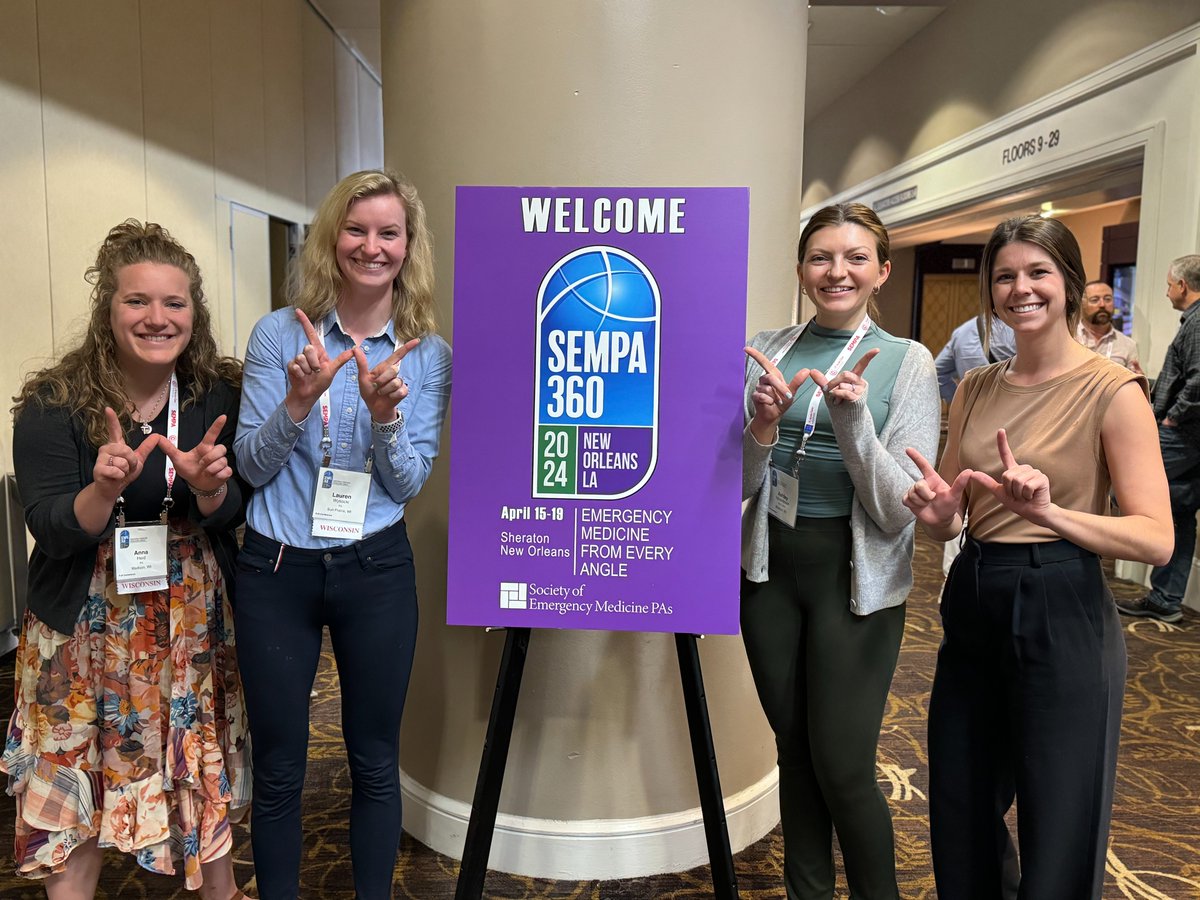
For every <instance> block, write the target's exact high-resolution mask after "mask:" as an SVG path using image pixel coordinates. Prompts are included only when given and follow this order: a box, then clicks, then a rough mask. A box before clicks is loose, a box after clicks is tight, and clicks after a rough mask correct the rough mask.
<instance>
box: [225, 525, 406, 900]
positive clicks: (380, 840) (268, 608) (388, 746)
mask: <svg viewBox="0 0 1200 900" xmlns="http://www.w3.org/2000/svg"><path fill="white" fill-rule="evenodd" d="M278 552H279V544H278V542H276V541H273V540H271V539H269V538H266V537H263V536H262V535H260V534H257V533H255V532H253V531H247V532H246V541H245V545H244V546H243V548H242V552H241V554H240V555H239V557H238V579H237V606H236V609H235V617H236V621H237V628H238V630H237V650H238V665H239V666H240V668H241V673H242V682H243V685H244V687H245V691H246V711H247V714H248V716H249V720H250V738H251V748H252V755H253V761H254V800H253V817H252V820H251V821H252V822H253V825H252V828H251V842H252V845H253V849H254V868H255V872H256V875H257V884H258V896H259V897H261V898H262V900H295V898H296V897H298V896H299V892H300V883H299V877H300V853H301V846H302V843H303V835H302V833H301V818H300V798H301V793H302V791H303V788H304V771H305V765H306V763H307V759H308V705H309V694H310V691H311V689H312V684H313V678H314V677H315V675H316V671H317V663H318V661H319V659H320V655H321V637H322V632H323V630H324V629H325V627H328V628H329V637H330V641H331V643H332V644H333V653H334V657H335V658H336V661H337V670H338V679H339V681H340V683H341V698H342V735H343V737H344V739H345V741H346V751H347V756H348V757H349V764H350V779H351V796H350V856H351V862H352V864H353V868H354V890H355V893H356V895H357V897H358V898H359V900H384V898H388V900H390V898H391V896H392V870H393V868H394V866H395V864H396V855H397V852H398V850H399V845H400V775H399V764H400V717H401V714H402V713H403V711H404V698H405V695H406V694H407V692H408V678H409V673H410V672H411V670H412V661H413V648H414V645H415V643H416V637H417V591H416V578H415V571H414V569H413V558H412V548H411V547H410V546H409V543H408V533H407V531H406V529H405V525H404V522H403V521H401V522H399V523H397V524H396V525H393V526H391V527H390V528H387V529H385V530H384V531H381V532H378V533H377V534H373V535H370V536H369V537H367V538H365V539H363V540H361V541H359V542H358V543H356V544H350V545H349V546H346V547H340V548H338V549H335V550H329V551H325V550H302V549H299V548H294V547H287V548H285V549H284V551H283V556H282V557H281V558H280V565H279V567H278V570H276V568H275V561H276V557H277V555H278Z"/></svg>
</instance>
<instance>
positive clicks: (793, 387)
mask: <svg viewBox="0 0 1200 900" xmlns="http://www.w3.org/2000/svg"><path fill="white" fill-rule="evenodd" d="M746 355H747V356H749V357H750V358H751V359H752V360H754V361H755V362H756V363H758V364H759V365H760V366H762V368H763V374H762V376H761V377H760V378H759V379H758V384H756V385H755V387H754V393H753V394H752V395H751V397H750V399H751V400H752V401H753V402H754V418H753V419H751V420H750V431H751V432H752V433H753V434H754V438H755V440H757V441H758V442H759V443H760V444H763V445H764V446H765V445H767V444H772V443H774V442H775V429H776V428H777V427H778V425H779V420H780V419H781V418H783V414H784V413H785V412H787V411H788V409H790V408H791V405H792V401H793V400H794V399H795V397H796V391H797V390H799V388H800V385H802V384H803V383H804V382H805V380H806V379H807V378H808V376H809V371H810V370H808V369H801V370H800V371H799V372H797V373H796V375H795V377H793V378H792V380H791V381H790V382H788V381H784V378H783V373H782V372H780V371H779V368H778V367H777V366H776V365H775V364H774V363H773V362H771V360H769V359H767V357H766V356H764V355H763V354H762V353H761V352H760V351H758V350H756V349H754V348H753V347H747V348H746Z"/></svg>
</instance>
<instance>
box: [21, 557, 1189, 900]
mask: <svg viewBox="0 0 1200 900" xmlns="http://www.w3.org/2000/svg"><path fill="white" fill-rule="evenodd" d="M914 568H915V570H916V585H915V587H914V589H913V593H912V595H911V597H910V599H909V605H908V622H907V627H906V630H905V636H904V646H903V649H902V651H901V654H900V662H899V666H898V668H897V671H896V678H895V681H894V682H893V685H892V694H891V696H890V698H889V703H888V711H887V715H886V718H885V722H884V729H883V734H882V736H881V737H880V744H879V780H880V783H881V784H882V785H883V789H884V792H885V793H886V794H887V795H888V796H889V798H890V801H891V807H892V812H893V816H894V820H895V826H896V862H897V868H898V873H899V881H900V893H901V896H902V897H905V898H914V900H926V898H928V900H932V898H934V897H936V892H935V891H934V887H933V875H932V873H931V871H930V863H929V830H928V806H927V801H926V794H925V789H926V785H927V778H926V772H927V759H926V754H925V717H926V710H927V707H928V702H929V689H930V685H931V683H932V680H933V667H934V660H935V655H936V652H937V646H938V642H939V640H940V637H941V626H940V623H939V621H938V615H937V597H938V593H939V592H940V590H941V581H942V578H941V545H940V544H937V545H935V544H931V543H930V542H928V541H924V540H918V547H917V559H916V565H915V567H914ZM1112 585H1113V591H1114V593H1115V594H1117V596H1119V597H1132V596H1137V595H1138V594H1139V593H1140V589H1139V588H1137V587H1136V586H1134V585H1131V584H1127V583H1122V582H1116V581H1112ZM1122 621H1123V624H1124V625H1125V626H1126V630H1125V639H1126V643H1127V645H1128V649H1129V679H1128V683H1127V687H1126V694H1125V717H1124V722H1123V726H1122V732H1121V757H1120V768H1119V771H1118V774H1117V797H1116V806H1115V809H1114V812H1113V824H1112V841H1111V845H1110V848H1109V854H1108V878H1107V882H1106V885H1105V892H1104V897H1105V898H1106V900H1109V898H1111V900H1117V898H1128V900H1200V616H1198V615H1196V614H1195V613H1194V612H1192V611H1191V610H1188V611H1187V613H1186V614H1185V617H1184V619H1183V621H1182V622H1181V623H1179V624H1178V625H1165V624H1162V623H1159V622H1155V621H1151V620H1144V619H1136V620H1130V619H1123V620H1122ZM0 684H2V685H3V688H2V689H0V715H2V716H3V719H4V721H7V719H8V716H9V714H10V712H11V710H12V690H11V684H12V656H11V655H10V656H8V657H7V658H6V659H5V660H3V663H2V664H0ZM315 687H316V696H315V698H314V700H313V726H312V743H311V746H310V750H309V757H310V761H309V767H308V785H309V787H308V789H307V790H306V792H305V798H304V802H305V850H304V871H303V883H302V896H303V897H304V898H305V900H309V898H321V900H325V898H328V900H351V898H352V897H353V894H354V892H353V887H352V883H351V874H350V860H349V854H348V850H347V846H348V834H347V827H346V818H347V811H348V808H349V802H350V781H349V772H348V770H347V768H346V763H345V756H344V752H343V749H342V744H341V732H340V728H339V725H338V722H339V716H340V712H339V707H338V699H337V675H336V672H335V670H334V667H333V660H332V656H331V655H330V653H329V652H326V653H325V654H324V655H323V659H322V664H321V669H320V672H319V674H318V676H317V683H316V686H315ZM414 689H417V686H416V685H414ZM682 714H683V712H682V710H680V715H682ZM717 752H718V760H719V755H720V752H721V748H720V747H717ZM697 802H698V801H697ZM12 820H13V801H12V800H11V798H9V797H7V796H3V797H0V897H3V898H5V900H25V898H29V900H32V898H37V897H42V896H44V894H43V893H42V890H41V888H40V887H39V886H38V885H36V884H33V883H30V882H27V881H24V880H22V879H19V878H17V877H15V876H13V875H12V874H11V873H12V837H13V822H12ZM234 854H235V860H236V862H235V870H236V872H237V875H238V879H239V882H240V883H242V884H246V885H247V891H248V892H249V893H251V894H253V893H254V883H253V880H252V879H253V874H254V870H253V865H252V862H251V859H250V847H249V838H248V834H247V832H246V831H245V829H244V828H241V827H239V828H238V830H237V845H236V847H235V850H234ZM781 863H782V841H781V839H780V836H779V831H778V829H776V830H775V831H774V832H773V833H772V834H770V835H768V836H767V837H765V838H763V839H762V840H761V841H759V842H757V843H756V844H754V845H752V846H751V847H748V848H746V849H745V850H743V851H742V852H741V853H739V854H738V855H737V857H736V859H735V865H736V869H737V876H738V882H739V887H740V893H741V896H742V897H743V898H745V900H766V898H772V900H775V898H780V897H782V896H783V887H782V880H781V877H782V876H781V874H780V873H781ZM457 874H458V864H457V862H456V861H455V860H452V859H449V858H447V857H444V856H441V855H439V854H437V853H434V852H433V851H431V850H429V849H427V848H425V847H423V846H422V845H420V844H418V843H417V842H416V841H414V840H412V839H411V838H409V837H408V836H407V835H406V836H405V838H404V842H403V846H402V849H401V855H400V860H399V862H398V864H397V869H396V892H395V893H396V897H398V898H411V900H441V898H451V897H453V896H454V887H455V880H456V878H457ZM484 893H485V896H486V897H489V898H497V900H500V898H537V900H541V898H546V900H549V898H555V900H560V898H564V900H565V898H571V900H650V898H655V900H657V898H673V900H698V898H702V897H711V896H712V885H711V882H710V880H709V874H708V870H707V868H700V869H694V870H692V871H690V872H684V873H681V874H673V875H660V876H657V877H654V878H642V879H629V880H623V881H586V882H578V883H575V882H561V881H557V882H556V881H541V880H535V879H527V878H518V877H515V876H511V875H504V874H502V873H490V874H489V875H488V879H487V885H486V888H485V892H484ZM97 896H98V897H100V898H102V900H116V898H120V900H140V898H147V900H149V898H154V900H160V898H161V900H166V898H185V897H188V896H194V895H189V894H187V892H185V891H184V890H183V887H182V882H181V880H178V879H171V878H164V877H162V876H154V875H151V874H149V873H147V872H143V871H141V870H140V869H138V867H137V866H136V864H134V863H133V861H132V860H131V859H129V858H128V857H122V856H120V855H119V854H116V853H111V852H110V853H109V854H108V855H107V856H106V859H105V871H104V875H103V877H102V881H101V888H100V891H99V893H98V894H97ZM836 896H837V897H838V898H845V897H846V896H847V894H846V888H845V882H844V880H842V879H841V874H840V871H839V885H838V891H837V894H836Z"/></svg>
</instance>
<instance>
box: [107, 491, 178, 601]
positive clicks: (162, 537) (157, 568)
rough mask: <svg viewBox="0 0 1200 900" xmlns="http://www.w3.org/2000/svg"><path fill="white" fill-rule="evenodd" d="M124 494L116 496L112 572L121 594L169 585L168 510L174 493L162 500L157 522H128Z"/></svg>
mask: <svg viewBox="0 0 1200 900" xmlns="http://www.w3.org/2000/svg"><path fill="white" fill-rule="evenodd" d="M124 502H125V498H124V497H122V498H120V499H118V500H117V504H118V505H117V528H116V531H115V532H114V533H113V575H114V576H115V577H116V580H117V593H118V594H140V593H141V592H142V591H165V590H166V589H167V513H168V511H169V510H170V509H171V503H172V501H171V497H170V496H169V495H168V496H167V497H166V499H165V500H164V501H163V510H162V515H161V516H159V520H158V521H157V522H128V523H127V522H126V521H125V510H124Z"/></svg>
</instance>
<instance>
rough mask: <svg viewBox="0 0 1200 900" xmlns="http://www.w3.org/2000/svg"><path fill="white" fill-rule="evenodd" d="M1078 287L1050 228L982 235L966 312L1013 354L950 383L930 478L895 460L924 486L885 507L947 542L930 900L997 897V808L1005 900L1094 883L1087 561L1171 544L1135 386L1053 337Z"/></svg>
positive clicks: (1098, 598)
mask: <svg viewBox="0 0 1200 900" xmlns="http://www.w3.org/2000/svg"><path fill="white" fill-rule="evenodd" d="M1085 280H1086V279H1085V277H1084V274H1083V264H1082V261H1081V258H1080V253H1079V245H1078V244H1077V243H1076V241H1075V238H1074V236H1073V235H1072V234H1071V232H1070V231H1069V230H1068V229H1067V228H1066V226H1064V225H1063V224H1062V223H1060V222H1058V221H1057V220H1054V219H1042V218H1040V217H1038V216H1030V217H1028V218H1019V219H1010V220H1008V221H1007V222H1003V223H1001V224H1000V225H999V226H997V228H996V230H995V231H994V232H993V233H992V236H991V239H990V240H989V241H988V244H987V247H986V248H985V249H984V254H983V263H982V266H981V270H980V294H981V297H980V300H981V308H982V312H983V314H984V318H985V320H986V321H987V323H988V328H989V331H990V326H991V322H992V318H993V317H996V318H999V319H1000V320H1001V321H1003V322H1005V323H1006V324H1008V325H1010V326H1011V327H1012V329H1013V331H1014V333H1015V334H1016V346H1017V354H1016V356H1015V357H1013V358H1012V359H1011V360H1007V361H1005V362H1001V363H996V364H994V365H991V366H985V367H983V368H981V369H976V370H975V371H973V372H971V373H970V374H969V375H968V376H967V377H966V378H965V379H964V380H963V383H962V385H961V387H960V389H959V391H958V393H957V394H956V395H955V398H954V402H953V403H952V404H951V407H950V428H949V433H948V436H947V443H946V450H945V453H944V454H943V456H942V461H941V466H940V472H935V471H934V470H933V468H932V466H930V464H929V463H928V462H927V461H926V460H925V459H924V458H922V457H921V456H920V454H918V453H917V452H916V451H909V453H910V455H911V456H912V457H913V460H914V462H916V463H917V465H918V467H919V468H920V469H921V473H922V475H923V476H924V477H923V478H922V479H921V480H920V481H918V482H916V483H915V484H914V485H913V486H912V488H911V489H910V490H909V492H908V493H907V495H906V496H905V499H904V503H905V505H906V506H907V507H908V508H909V509H911V510H912V511H913V513H914V514H915V515H916V517H917V519H918V520H919V521H920V522H921V523H922V525H923V526H924V528H925V531H926V532H927V533H928V534H929V535H930V537H932V538H934V539H936V540H941V541H945V540H951V539H953V538H956V537H958V536H959V534H960V532H961V531H962V529H963V524H964V520H965V523H966V530H967V537H966V539H965V542H964V543H965V546H964V549H963V553H962V554H960V556H959V557H958V559H957V560H956V561H955V563H954V567H953V568H952V569H951V570H950V575H949V577H948V578H947V580H946V587H945V591H944V593H943V596H942V628H943V633H944V638H943V641H942V646H941V649H940V651H939V653H938V664H937V671H936V674H935V676H934V684H933V694H932V696H931V698H930V703H929V805H930V831H931V838H932V841H931V845H932V850H933V866H934V875H935V877H936V880H937V889H938V897H939V898H940V900H988V898H999V897H1000V896H1001V881H1002V878H1001V869H1002V864H1003V863H1004V862H1005V860H1006V858H1007V857H1008V856H1009V855H1010V854H1009V848H1010V844H1011V839H1010V837H1009V834H1008V830H1007V828H1006V826H1005V823H1004V815H1005V813H1006V812H1007V811H1008V809H1009V808H1010V807H1011V806H1012V803H1013V799H1014V796H1015V798H1016V800H1017V804H1018V809H1019V839H1020V841H1019V843H1020V863H1021V885H1020V889H1021V893H1020V896H1021V897H1022V900H1093V898H1099V897H1100V896H1101V890H1102V888H1103V881H1104V861H1105V848H1106V844H1107V840H1108V825H1109V817H1110V813H1111V809H1112V795H1113V782H1114V780H1115V776H1116V764H1117V742H1118V739H1119V736H1120V726H1121V699H1122V695H1123V691H1124V680H1125V643H1124V639H1123V638H1122V635H1121V627H1120V623H1119V622H1118V620H1117V614H1116V609H1115V607H1114V604H1113V600H1112V595H1111V594H1110V593H1109V591H1108V587H1107V585H1106V583H1105V581H1104V575H1103V573H1102V571H1101V568H1100V556H1101V555H1107V556H1116V555H1118V554H1119V555H1120V556H1121V557H1123V558H1125V559H1136V560H1141V561H1143V562H1147V563H1151V564H1155V565H1158V564H1161V563H1162V562H1163V561H1164V560H1166V559H1167V558H1169V557H1170V555H1171V547H1172V542H1173V537H1172V534H1173V532H1172V527H1171V513H1170V506H1169V501H1168V494H1167V482H1166V476H1165V474H1164V473H1163V465H1162V457H1161V455H1160V453H1159V449H1158V439H1157V433H1156V428H1155V423H1154V416H1153V413H1152V412H1151V409H1150V404H1149V403H1148V401H1147V398H1146V381H1145V378H1143V377H1142V376H1140V375H1135V374H1133V373H1132V372H1129V371H1127V370H1126V369H1124V368H1123V367H1121V366H1118V365H1116V364H1115V363H1112V362H1110V361H1109V360H1107V359H1105V358H1104V357H1101V356H1099V355H1098V354H1095V353H1093V352H1091V351H1090V350H1088V349H1087V348H1085V347H1083V346H1082V345H1080V344H1079V343H1077V342H1076V341H1075V339H1074V337H1073V334H1074V330H1075V325H1076V322H1077V320H1078V318H1079V308H1080V300H1081V297H1082V294H1083V285H1084V282H1085ZM1110 489H1111V490H1113V491H1115V493H1116V496H1117V501H1118V503H1119V505H1120V510H1121V515H1119V516H1110V515H1109V504H1108V496H1109V491H1110Z"/></svg>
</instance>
